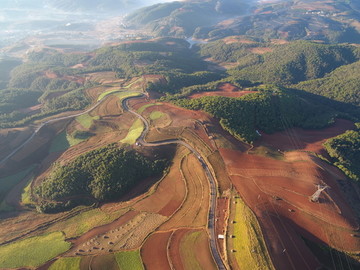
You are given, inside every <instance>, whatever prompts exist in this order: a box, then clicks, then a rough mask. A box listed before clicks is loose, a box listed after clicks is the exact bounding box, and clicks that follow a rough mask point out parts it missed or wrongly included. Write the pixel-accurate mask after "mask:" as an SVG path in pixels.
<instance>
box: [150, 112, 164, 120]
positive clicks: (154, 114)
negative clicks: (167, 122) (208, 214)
mask: <svg viewBox="0 0 360 270" xmlns="http://www.w3.org/2000/svg"><path fill="white" fill-rule="evenodd" d="M163 116H165V114H164V113H162V112H159V111H155V112H152V113H151V114H150V119H151V120H153V121H154V120H157V119H160V118H161V117H163Z"/></svg>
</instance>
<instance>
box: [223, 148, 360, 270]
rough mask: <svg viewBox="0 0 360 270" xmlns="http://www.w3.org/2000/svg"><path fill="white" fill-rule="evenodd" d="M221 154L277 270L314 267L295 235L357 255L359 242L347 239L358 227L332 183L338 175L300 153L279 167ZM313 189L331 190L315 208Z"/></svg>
mask: <svg viewBox="0 0 360 270" xmlns="http://www.w3.org/2000/svg"><path fill="white" fill-rule="evenodd" d="M220 153H221V155H222V157H223V158H224V161H225V164H226V168H227V170H228V173H229V175H230V177H231V179H232V182H233V184H234V185H235V187H236V189H237V190H238V192H239V193H240V194H241V196H242V198H243V199H244V201H245V202H246V204H247V205H248V206H249V207H250V208H251V209H252V210H253V211H254V212H255V214H256V215H257V217H258V218H259V222H260V225H261V227H262V229H263V232H264V235H265V239H266V243H267V245H268V248H269V251H270V254H271V256H272V258H273V260H274V263H275V265H276V267H277V268H278V269H292V268H293V269H315V268H316V267H317V266H318V265H319V264H318V263H317V261H316V259H315V257H314V256H313V255H312V254H311V252H310V251H309V250H308V248H307V247H306V246H305V244H304V243H303V241H302V240H301V238H300V237H299V234H302V235H305V236H307V237H311V238H312V239H313V240H314V241H318V242H321V243H327V244H329V245H331V246H333V247H335V248H337V249H340V250H346V251H353V252H355V251H359V250H360V241H359V239H357V238H355V237H352V236H351V234H353V233H354V231H356V230H358V228H359V225H358V223H357V221H356V219H355V217H354V214H353V212H352V210H351V209H350V207H349V206H348V204H347V203H346V201H345V198H344V196H343V194H342V192H341V191H340V189H339V187H338V185H337V183H336V179H337V175H336V174H334V172H333V171H328V170H326V166H323V165H324V164H323V163H322V161H320V160H317V159H316V160H315V158H314V157H311V156H309V155H308V154H307V153H299V152H297V153H296V152H295V153H288V154H287V155H286V156H285V158H286V160H284V161H282V160H275V159H270V158H267V157H263V156H256V155H248V154H245V153H241V152H238V151H233V150H228V149H226V150H225V149H221V150H220ZM314 160H315V161H316V162H314ZM239 164H241V165H240V166H239ZM316 184H322V185H324V184H326V185H328V186H329V187H330V188H331V189H329V190H327V191H326V192H323V193H322V194H321V196H320V203H313V202H310V201H309V197H310V196H311V195H312V194H313V193H314V192H315V191H316ZM284 249H285V250H286V251H285V252H283V251H284Z"/></svg>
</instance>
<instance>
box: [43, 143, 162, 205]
mask: <svg viewBox="0 0 360 270" xmlns="http://www.w3.org/2000/svg"><path fill="white" fill-rule="evenodd" d="M164 168H165V161H164V160H155V161H151V160H149V159H148V158H145V157H144V156H142V155H140V154H139V153H136V152H134V151H129V150H126V149H123V148H119V146H118V145H116V144H111V145H108V146H106V147H102V148H99V149H97V150H93V151H90V152H87V153H86V154H83V155H81V156H79V157H77V158H76V159H75V160H74V161H71V162H69V163H68V164H66V165H64V166H60V165H55V166H54V168H53V170H52V173H51V174H50V176H49V177H48V178H47V179H45V181H43V182H42V183H41V185H40V186H38V187H37V189H36V193H37V195H38V196H39V198H40V199H39V205H38V208H39V210H40V211H42V212H57V211H62V210H64V209H68V208H72V207H74V206H76V205H79V204H82V203H84V201H86V200H84V198H85V199H89V198H92V200H91V201H94V200H95V201H99V202H103V201H111V200H114V199H118V198H120V197H121V196H122V195H123V194H124V193H125V192H127V191H128V190H129V189H130V188H131V187H133V186H134V185H136V184H137V182H138V181H139V180H142V179H145V178H147V177H150V176H154V175H160V174H161V173H162V171H163V170H164Z"/></svg>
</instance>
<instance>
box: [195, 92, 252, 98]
mask: <svg viewBox="0 0 360 270" xmlns="http://www.w3.org/2000/svg"><path fill="white" fill-rule="evenodd" d="M253 92H254V91H238V92H222V91H213V92H200V93H196V94H192V95H190V96H189V98H190V99H195V98H200V97H214V96H221V97H242V96H245V95H246V94H249V93H253Z"/></svg>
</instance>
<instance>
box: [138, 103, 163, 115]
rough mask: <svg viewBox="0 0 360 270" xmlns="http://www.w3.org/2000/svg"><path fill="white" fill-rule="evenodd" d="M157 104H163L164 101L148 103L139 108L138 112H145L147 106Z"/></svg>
mask: <svg viewBox="0 0 360 270" xmlns="http://www.w3.org/2000/svg"><path fill="white" fill-rule="evenodd" d="M156 105H162V103H151V104H146V105H144V106H142V107H141V108H140V109H138V113H143V112H144V111H145V110H146V109H147V108H149V107H152V106H156Z"/></svg>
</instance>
